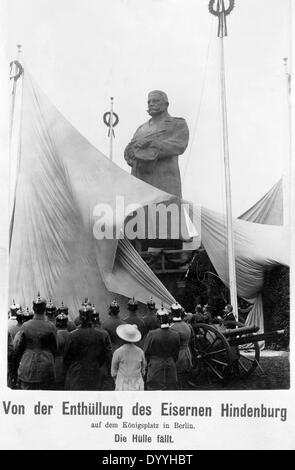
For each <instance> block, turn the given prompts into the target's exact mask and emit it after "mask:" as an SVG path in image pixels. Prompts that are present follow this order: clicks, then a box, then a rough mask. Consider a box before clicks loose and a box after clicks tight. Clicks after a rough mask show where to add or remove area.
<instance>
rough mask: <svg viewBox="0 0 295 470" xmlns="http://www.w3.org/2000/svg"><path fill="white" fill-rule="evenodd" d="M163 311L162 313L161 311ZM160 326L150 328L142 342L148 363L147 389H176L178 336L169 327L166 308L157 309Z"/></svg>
mask: <svg viewBox="0 0 295 470" xmlns="http://www.w3.org/2000/svg"><path fill="white" fill-rule="evenodd" d="M163 312H164V313H163ZM158 316H159V317H160V319H161V327H160V328H157V329H156V330H151V331H150V332H149V333H148V335H147V337H146V339H145V343H144V351H145V355H146V359H147V363H148V373H147V388H148V390H175V389H177V372H176V361H177V359H178V355H179V347H180V338H179V334H178V333H177V332H176V331H173V330H171V328H170V327H169V315H168V312H167V310H166V309H163V308H162V309H160V310H158Z"/></svg>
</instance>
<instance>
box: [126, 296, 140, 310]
mask: <svg viewBox="0 0 295 470" xmlns="http://www.w3.org/2000/svg"><path fill="white" fill-rule="evenodd" d="M127 308H128V310H130V312H136V310H137V309H138V303H137V301H136V300H135V299H134V297H132V299H130V300H129V301H128V304H127Z"/></svg>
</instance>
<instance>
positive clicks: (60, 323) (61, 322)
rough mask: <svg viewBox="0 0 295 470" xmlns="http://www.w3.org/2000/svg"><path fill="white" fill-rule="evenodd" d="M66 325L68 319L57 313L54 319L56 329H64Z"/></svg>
mask: <svg viewBox="0 0 295 470" xmlns="http://www.w3.org/2000/svg"><path fill="white" fill-rule="evenodd" d="M67 324H68V317H67V315H65V314H64V313H59V314H58V315H57V317H56V319H55V325H56V327H57V328H66V327H67Z"/></svg>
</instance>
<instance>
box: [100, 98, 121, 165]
mask: <svg viewBox="0 0 295 470" xmlns="http://www.w3.org/2000/svg"><path fill="white" fill-rule="evenodd" d="M103 122H104V123H105V125H106V126H108V128H109V130H108V137H109V138H110V148H109V157H110V160H111V161H112V160H113V138H114V137H115V132H114V127H115V126H116V125H117V124H118V122H119V117H118V114H116V113H115V112H114V98H113V97H112V96H111V107H110V111H107V112H106V113H104V115H103Z"/></svg>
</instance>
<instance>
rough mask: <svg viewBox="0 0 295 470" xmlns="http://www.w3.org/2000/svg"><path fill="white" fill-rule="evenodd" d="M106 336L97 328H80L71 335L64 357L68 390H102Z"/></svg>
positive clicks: (66, 387)
mask: <svg viewBox="0 0 295 470" xmlns="http://www.w3.org/2000/svg"><path fill="white" fill-rule="evenodd" d="M106 354H107V344H106V335H105V333H102V332H101V331H99V330H98V329H96V328H93V327H87V328H83V327H80V328H78V329H77V330H75V331H72V332H71V333H70V334H69V343H68V348H67V351H66V353H65V356H64V364H65V367H66V369H67V372H66V381H65V389H66V390H101V387H102V380H103V376H102V375H103V374H102V370H101V368H102V366H103V364H104V363H105V361H106Z"/></svg>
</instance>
